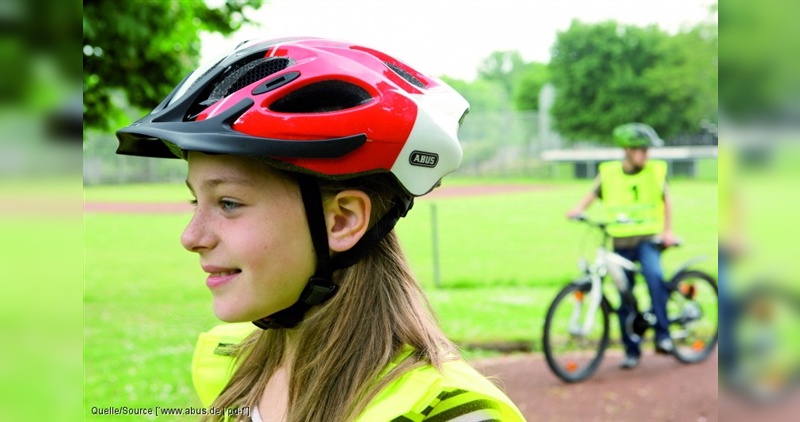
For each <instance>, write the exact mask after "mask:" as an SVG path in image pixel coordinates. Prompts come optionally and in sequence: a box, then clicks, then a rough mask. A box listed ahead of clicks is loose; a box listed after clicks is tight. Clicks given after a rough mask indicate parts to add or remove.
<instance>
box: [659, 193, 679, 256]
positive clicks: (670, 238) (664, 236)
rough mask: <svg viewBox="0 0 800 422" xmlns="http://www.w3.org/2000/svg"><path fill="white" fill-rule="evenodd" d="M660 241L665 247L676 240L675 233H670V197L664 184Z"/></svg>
mask: <svg viewBox="0 0 800 422" xmlns="http://www.w3.org/2000/svg"><path fill="white" fill-rule="evenodd" d="M661 241H662V242H664V246H667V247H668V246H672V245H674V244H676V243H677V242H678V239H677V238H676V237H675V234H674V233H672V197H671V196H670V194H669V189H668V188H667V185H666V184H665V185H664V231H663V232H662V233H661Z"/></svg>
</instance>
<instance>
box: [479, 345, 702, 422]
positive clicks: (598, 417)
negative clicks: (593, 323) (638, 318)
mask: <svg viewBox="0 0 800 422" xmlns="http://www.w3.org/2000/svg"><path fill="white" fill-rule="evenodd" d="M621 361H622V353H621V352H614V351H609V352H607V353H606V356H605V359H604V360H603V363H602V364H601V366H600V368H599V369H598V371H597V373H595V374H594V376H593V377H592V378H589V379H588V380H586V381H584V382H582V383H578V384H566V383H564V382H562V381H561V380H560V379H558V378H556V376H555V375H553V374H552V372H550V369H549V368H548V367H547V363H546V361H545V358H544V355H541V354H526V355H516V356H514V355H512V356H507V357H499V358H490V359H483V360H478V361H475V362H473V363H474V364H475V366H476V367H477V368H478V369H479V370H480V371H482V372H483V373H484V374H486V375H488V376H492V377H495V378H496V379H498V380H499V383H500V385H501V386H503V388H504V390H505V391H506V393H507V394H508V395H509V397H510V398H511V399H512V400H513V401H514V402H515V403H516V404H517V406H518V407H519V408H520V410H521V411H522V413H523V414H524V415H525V417H526V418H527V420H528V421H529V422H536V421H580V422H586V421H636V422H640V421H680V422H707V421H708V422H710V421H717V420H718V411H717V403H718V394H717V355H716V353H715V354H714V355H713V356H711V357H710V358H709V359H708V360H707V361H705V362H702V363H700V364H696V365H685V364H682V363H680V362H678V361H677V360H675V359H674V358H672V357H670V356H662V355H655V354H653V353H652V352H651V353H648V352H647V351H646V352H645V355H644V356H643V358H642V360H641V362H640V364H639V366H638V367H637V368H635V369H633V370H630V371H624V370H621V369H619V367H618V366H619V363H620V362H621Z"/></svg>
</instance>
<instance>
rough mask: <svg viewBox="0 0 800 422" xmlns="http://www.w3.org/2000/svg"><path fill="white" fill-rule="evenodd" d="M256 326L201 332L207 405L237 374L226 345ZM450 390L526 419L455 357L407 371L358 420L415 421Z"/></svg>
mask: <svg viewBox="0 0 800 422" xmlns="http://www.w3.org/2000/svg"><path fill="white" fill-rule="evenodd" d="M255 328H256V327H254V326H253V325H252V324H250V323H240V324H224V325H220V326H217V327H214V328H213V329H212V330H210V331H208V332H206V333H202V334H201V335H200V337H199V339H198V341H197V347H196V348H195V351H194V356H193V358H192V382H193V383H194V386H195V389H196V390H197V393H198V395H199V396H200V401H201V402H202V403H203V406H205V407H208V406H210V405H211V403H212V402H213V401H214V399H216V398H217V396H218V395H219V394H220V393H221V392H222V389H223V388H224V387H225V385H226V384H227V382H228V380H229V379H230V377H231V376H232V375H233V371H234V369H235V368H234V364H233V359H232V358H231V357H230V356H228V355H226V354H224V350H225V349H226V347H225V345H230V344H237V343H238V342H239V341H241V340H242V339H244V338H245V337H246V336H247V335H248V334H250V333H251V332H252V331H253V329H255ZM215 351H216V353H215ZM410 352H411V350H410V348H408V350H407V351H406V353H403V354H402V355H401V356H400V357H398V358H397V360H395V362H393V363H391V364H390V365H389V366H388V367H387V368H385V369H384V370H383V372H384V373H385V372H387V371H388V370H390V369H391V368H392V367H394V366H395V365H397V364H398V363H400V362H401V361H402V360H403V359H405V358H406V357H407V356H408V354H409V353H410ZM220 353H222V354H220ZM450 389H463V390H467V391H470V392H471V394H472V395H473V396H476V395H477V396H480V397H481V398H484V399H486V400H490V401H492V402H493V403H495V404H496V405H497V409H496V412H497V416H498V418H499V420H502V421H504V422H505V421H511V422H514V421H524V420H525V418H524V417H523V416H522V413H520V411H519V409H517V407H516V406H515V405H514V403H513V402H512V401H511V400H510V399H509V398H508V397H506V395H505V394H504V393H503V392H501V391H500V390H499V389H498V388H497V387H496V386H495V385H494V384H492V383H491V382H490V381H488V380H487V379H486V378H485V377H484V376H483V375H481V374H480V373H478V372H477V371H476V370H475V369H473V368H472V367H471V366H469V365H468V364H467V363H466V362H464V361H462V360H454V361H451V362H447V363H445V364H444V365H443V368H442V371H441V372H439V371H437V370H436V369H435V368H433V367H432V366H423V367H420V368H417V369H414V370H411V371H409V372H407V373H405V374H404V375H403V376H401V377H400V378H398V379H396V380H395V381H394V382H392V383H391V384H389V385H388V386H387V387H385V388H384V389H383V390H381V391H380V392H379V393H378V394H377V395H376V396H375V398H374V399H373V400H372V401H371V402H370V404H369V405H367V408H366V409H365V410H364V411H363V412H362V413H361V415H359V417H358V418H357V419H356V421H357V422H374V421H387V420H391V419H394V418H396V417H399V416H408V417H410V418H411V420H416V418H415V415H417V414H420V415H421V414H422V412H423V411H424V410H425V408H426V407H428V406H429V405H430V404H431V403H433V402H434V400H435V399H436V397H437V396H438V395H439V394H440V393H441V392H442V391H443V390H450ZM420 420H421V418H420Z"/></svg>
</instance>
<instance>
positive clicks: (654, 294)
mask: <svg viewBox="0 0 800 422" xmlns="http://www.w3.org/2000/svg"><path fill="white" fill-rule="evenodd" d="M637 250H638V252H639V263H640V264H641V266H642V275H644V279H645V281H647V288H648V290H649V291H650V299H651V301H652V304H653V313H654V314H655V315H656V324H655V333H656V342H657V343H658V342H660V341H662V340H665V339H669V338H670V336H669V319H667V299H668V298H669V289H667V285H666V283H664V272H663V271H662V269H661V252H660V251H659V249H658V247H657V246H656V245H654V244H653V243H651V242H642V243H640V244H639V246H638V248H637Z"/></svg>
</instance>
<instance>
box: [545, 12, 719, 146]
mask: <svg viewBox="0 0 800 422" xmlns="http://www.w3.org/2000/svg"><path fill="white" fill-rule="evenodd" d="M715 63H716V27H715V26H714V27H706V28H698V29H696V30H694V31H690V32H687V33H680V34H678V35H676V36H674V37H671V36H670V35H669V34H667V33H666V32H664V31H662V30H660V29H659V28H657V27H655V26H648V27H644V28H641V27H636V26H625V25H618V24H617V23H616V22H613V21H607V22H603V23H599V24H584V23H581V22H579V21H573V22H572V24H571V26H570V28H569V29H567V30H566V31H563V32H560V33H559V34H558V35H557V39H556V43H555V44H554V46H553V49H552V60H551V62H550V71H551V75H552V82H553V84H554V86H555V88H556V99H555V102H554V104H553V108H552V110H551V112H552V114H553V117H554V121H555V128H556V130H557V131H558V132H560V133H561V134H562V135H563V136H565V137H566V138H568V139H572V140H595V141H601V142H608V141H610V133H611V131H612V129H613V128H614V127H615V126H617V125H619V124H621V123H625V122H631V121H639V122H643V123H647V124H649V125H651V126H653V127H654V128H655V129H656V131H658V133H659V134H660V135H661V136H662V137H664V138H667V137H670V136H673V135H675V134H678V133H686V132H687V131H693V130H694V131H697V130H698V129H699V128H698V124H699V122H700V121H701V120H703V119H710V118H715V116H716V107H715V104H716V103H715V100H713V99H712V98H711V97H715V96H716V84H715V81H716V79H715V76H713V75H712V73H714V74H715V73H716V70H715V65H716V64H715Z"/></svg>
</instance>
